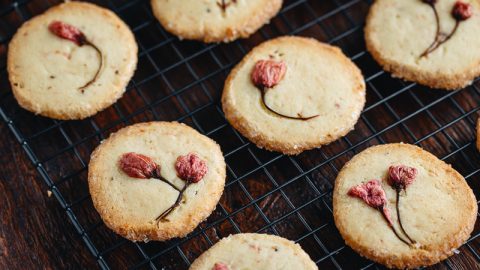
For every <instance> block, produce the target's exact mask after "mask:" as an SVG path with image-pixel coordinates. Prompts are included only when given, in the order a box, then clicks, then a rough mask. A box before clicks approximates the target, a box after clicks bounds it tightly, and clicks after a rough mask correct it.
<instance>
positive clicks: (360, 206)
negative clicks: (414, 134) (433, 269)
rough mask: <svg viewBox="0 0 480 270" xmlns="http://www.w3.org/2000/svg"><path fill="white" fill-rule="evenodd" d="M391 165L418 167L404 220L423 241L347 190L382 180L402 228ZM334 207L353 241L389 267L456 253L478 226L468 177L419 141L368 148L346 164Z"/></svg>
mask: <svg viewBox="0 0 480 270" xmlns="http://www.w3.org/2000/svg"><path fill="white" fill-rule="evenodd" d="M391 165H406V166H409V167H414V168H416V169H417V170H418V174H417V176H416V179H415V181H414V182H413V183H412V184H411V185H409V186H408V188H407V189H406V194H405V193H404V192H403V191H402V193H401V200H400V205H399V207H400V212H401V219H402V223H403V226H404V228H405V230H406V231H408V234H409V235H410V236H411V237H412V239H415V240H416V241H417V243H418V247H411V246H409V245H406V244H405V243H403V242H401V241H400V240H399V239H398V238H397V237H396V236H395V234H394V233H393V232H392V230H391V229H390V228H389V227H388V225H387V222H386V221H385V220H384V219H383V218H382V215H381V214H380V213H379V211H377V210H376V209H374V208H372V207H369V206H367V205H366V204H365V203H364V202H363V201H362V200H360V199H358V198H356V197H351V196H349V195H347V193H348V191H349V189H350V188H351V187H353V186H356V185H358V184H360V183H362V182H367V181H369V180H371V179H378V180H380V181H381V185H382V187H383V189H384V190H385V192H386V197H387V199H388V208H389V210H390V213H391V217H392V220H393V224H394V226H395V228H396V229H397V231H400V229H399V225H398V222H397V213H396V210H395V202H396V192H395V190H394V189H392V188H391V186H390V185H388V184H387V179H386V178H387V172H388V168H389V166H391ZM333 212H334V218H335V224H336V226H337V228H338V230H339V231H340V233H341V235H342V237H343V238H344V239H345V242H346V243H347V245H349V246H350V247H352V248H353V249H354V250H355V251H357V252H358V253H360V255H362V256H365V257H367V258H369V259H371V260H374V261H376V262H378V263H381V264H384V265H386V266H387V267H392V268H400V269H404V268H417V267H420V266H427V265H432V264H435V263H437V262H439V261H441V260H443V259H446V258H447V257H448V256H450V255H452V254H453V252H454V250H455V249H456V248H458V247H460V246H461V245H462V244H463V243H464V242H465V241H466V240H467V239H468V237H469V235H470V233H471V232H472V230H473V226H474V224H475V220H476V216H477V203H476V199H475V195H474V194H473V192H472V190H471V189H470V187H469V186H468V184H467V183H466V181H465V179H464V178H463V177H462V176H461V175H460V174H459V173H458V172H457V171H455V170H454V169H453V168H452V167H451V166H450V165H448V164H446V163H444V162H443V161H441V160H439V159H438V158H437V157H435V156H434V155H432V154H430V153H428V152H426V151H425V150H423V149H421V148H419V147H416V146H413V145H408V144H387V145H380V146H374V147H371V148H368V149H367V150H365V151H363V152H361V153H360V154H358V155H356V156H355V157H354V158H353V159H352V160H351V161H349V162H348V163H347V164H346V165H345V166H344V167H343V169H342V170H341V171H340V173H339V175H338V177H337V179H336V181H335V188H334V194H333Z"/></svg>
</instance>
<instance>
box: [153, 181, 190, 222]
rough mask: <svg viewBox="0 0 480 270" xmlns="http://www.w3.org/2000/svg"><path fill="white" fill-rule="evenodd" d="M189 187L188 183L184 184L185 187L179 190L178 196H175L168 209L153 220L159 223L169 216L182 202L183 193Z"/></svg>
mask: <svg viewBox="0 0 480 270" xmlns="http://www.w3.org/2000/svg"><path fill="white" fill-rule="evenodd" d="M189 185H190V182H187V183H185V186H183V188H182V189H181V190H179V192H178V196H177V199H176V200H175V202H174V203H173V204H172V205H171V206H170V207H169V208H167V210H165V211H163V213H161V214H160V215H159V216H158V217H157V218H156V219H155V220H156V221H158V222H160V221H162V220H164V219H165V218H166V217H167V216H168V215H170V213H172V212H173V210H175V208H177V207H178V206H179V205H180V202H182V198H183V194H184V193H185V190H187V188H188V186H189ZM177 190H178V189H177Z"/></svg>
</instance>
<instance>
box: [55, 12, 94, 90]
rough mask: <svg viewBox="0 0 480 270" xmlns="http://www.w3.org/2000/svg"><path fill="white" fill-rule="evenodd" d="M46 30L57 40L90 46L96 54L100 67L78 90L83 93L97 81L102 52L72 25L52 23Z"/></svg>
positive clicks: (59, 22) (80, 45) (58, 22)
mask: <svg viewBox="0 0 480 270" xmlns="http://www.w3.org/2000/svg"><path fill="white" fill-rule="evenodd" d="M48 30H50V32H52V33H53V34H54V35H56V36H57V37H59V38H62V39H66V40H70V41H72V42H73V43H75V44H77V45H78V46H79V47H82V46H90V47H92V48H93V49H94V50H95V51H96V52H97V54H98V58H99V59H100V65H99V66H98V69H97V71H96V72H95V75H94V76H93V78H92V79H90V80H89V81H88V82H87V83H85V84H84V85H83V86H81V87H79V88H78V90H80V91H81V92H82V93H84V92H85V89H86V88H87V87H89V86H90V85H92V84H93V83H94V82H95V81H96V80H97V78H98V76H99V74H100V71H101V70H102V67H103V54H102V51H101V50H100V49H99V48H98V47H97V46H96V45H95V44H94V43H92V42H90V41H89V40H88V39H87V37H86V36H85V34H83V32H82V31H80V29H78V28H77V27H75V26H73V25H70V24H67V23H64V22H61V21H53V22H51V23H50V24H49V25H48Z"/></svg>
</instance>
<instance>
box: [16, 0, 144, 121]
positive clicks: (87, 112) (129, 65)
mask: <svg viewBox="0 0 480 270" xmlns="http://www.w3.org/2000/svg"><path fill="white" fill-rule="evenodd" d="M7 62H8V63H7V69H8V76H9V80H10V84H11V86H12V90H13V94H14V96H15V98H16V99H17V101H18V103H19V104H20V106H21V107H23V108H25V109H26V110H28V111H31V112H33V113H35V114H40V115H43V116H46V117H50V118H55V119H62V120H69V119H83V118H86V117H88V116H91V115H94V114H95V113H97V112H98V111H101V110H103V109H105V108H106V107H108V106H110V105H112V104H113V103H115V101H117V99H119V98H120V97H121V96H122V95H123V93H124V92H125V87H126V86H127V83H128V81H129V80H130V79H131V77H132V76H133V73H134V71H135V68H136V65H137V44H136V42H135V38H134V36H133V34H132V32H131V31H130V29H129V28H128V26H127V25H126V24H125V23H124V22H122V21H121V20H120V19H119V18H118V17H117V16H116V15H115V14H114V13H113V12H111V11H109V10H107V9H104V8H101V7H98V6H96V5H93V4H89V3H82V2H67V3H63V4H60V5H58V6H55V7H52V8H50V9H49V10H47V11H46V12H45V13H43V14H41V15H38V16H36V17H34V18H32V19H31V20H29V21H27V22H26V23H24V24H23V25H22V26H21V27H20V28H19V29H18V31H17V33H16V34H15V35H14V37H13V39H12V41H11V42H10V44H9V50H8V61H7Z"/></svg>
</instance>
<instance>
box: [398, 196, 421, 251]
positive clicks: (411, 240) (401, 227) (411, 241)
mask: <svg viewBox="0 0 480 270" xmlns="http://www.w3.org/2000/svg"><path fill="white" fill-rule="evenodd" d="M396 191H397V202H396V206H397V218H398V223H399V224H400V229H401V230H402V232H403V234H405V236H406V237H407V238H408V240H410V243H412V244H415V243H417V242H416V241H415V240H413V239H412V238H411V237H410V235H408V233H407V232H406V231H405V228H403V224H402V218H401V217H400V206H399V205H400V189H399V188H397V189H396Z"/></svg>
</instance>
